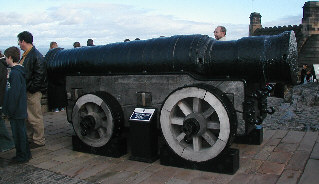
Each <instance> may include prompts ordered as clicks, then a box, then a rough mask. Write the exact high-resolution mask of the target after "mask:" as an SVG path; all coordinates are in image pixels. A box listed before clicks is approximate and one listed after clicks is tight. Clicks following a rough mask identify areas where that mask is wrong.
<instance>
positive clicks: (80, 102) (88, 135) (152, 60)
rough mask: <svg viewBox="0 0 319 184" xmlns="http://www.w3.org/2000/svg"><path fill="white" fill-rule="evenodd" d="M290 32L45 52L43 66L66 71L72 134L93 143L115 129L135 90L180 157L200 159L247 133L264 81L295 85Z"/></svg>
mask: <svg viewBox="0 0 319 184" xmlns="http://www.w3.org/2000/svg"><path fill="white" fill-rule="evenodd" d="M296 58H297V50H296V41H295V36H294V33H293V32H284V33H282V34H280V35H276V36H260V37H247V38H242V39H239V40H235V41H226V42H220V41H216V40H214V39H212V38H210V37H208V36H203V35H189V36H172V37H168V38H166V37H163V38H162V37H161V38H156V39H150V40H145V41H142V40H138V41H132V42H124V43H114V44H108V45H104V46H95V47H83V48H77V49H68V50H59V49H54V50H52V51H50V52H49V53H48V54H47V56H46V60H47V69H48V73H49V74H50V73H55V74H57V73H59V74H61V75H66V80H67V83H66V90H67V93H68V107H67V115H68V121H69V122H71V123H72V124H73V127H74V130H75V132H76V134H77V136H78V137H79V138H80V139H81V140H82V141H83V142H84V143H86V144H88V145H90V146H92V147H101V146H103V145H105V144H107V143H108V142H109V141H110V140H112V139H114V138H115V137H118V136H121V133H122V130H123V128H124V127H127V126H128V123H127V122H128V119H129V117H130V115H131V114H132V112H133V110H134V108H135V107H137V106H139V105H141V102H140V101H139V99H140V98H139V97H140V95H141V94H148V95H149V98H148V99H147V101H146V102H145V101H144V102H143V105H144V106H148V107H152V108H155V109H157V112H159V113H158V114H156V116H157V120H158V128H159V129H161V131H162V135H163V137H164V139H165V142H166V143H167V145H168V146H169V147H170V148H171V150H173V152H175V153H176V154H177V155H179V156H180V157H181V158H183V159H185V160H188V161H192V162H199V163H200V162H205V161H208V160H211V159H213V158H215V157H217V156H218V155H219V154H221V153H222V151H223V150H224V149H225V148H227V147H229V145H231V143H232V142H233V140H234V138H235V137H236V135H249V134H250V132H251V131H253V130H254V129H255V126H256V125H258V124H261V123H262V121H263V119H264V118H265V117H266V115H267V113H269V112H270V110H269V109H267V101H266V97H267V96H268V94H269V92H270V86H267V85H266V84H267V83H277V82H281V83H289V84H296V81H297V63H296ZM144 100H145V99H144Z"/></svg>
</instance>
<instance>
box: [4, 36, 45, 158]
mask: <svg viewBox="0 0 319 184" xmlns="http://www.w3.org/2000/svg"><path fill="white" fill-rule="evenodd" d="M17 38H18V45H19V46H20V49H21V50H23V51H24V53H23V54H22V57H20V49H19V48H18V47H15V46H13V47H9V48H7V49H6V50H5V51H4V57H2V59H1V60H2V61H1V62H0V66H1V68H5V69H1V70H3V71H4V72H1V76H0V77H1V79H0V81H1V84H0V87H1V89H0V91H1V93H0V94H1V96H0V102H1V104H0V107H1V108H0V109H1V110H2V112H1V115H0V123H1V127H2V130H1V132H0V133H1V135H0V142H1V144H0V150H1V151H5V150H8V149H10V148H12V147H11V146H12V145H11V144H10V140H12V139H11V138H10V137H9V135H8V132H7V131H6V130H4V129H5V125H4V121H3V119H2V113H3V114H4V115H6V117H7V118H8V119H9V121H10V125H11V130H12V138H13V143H14V146H15V148H16V155H15V156H14V157H13V158H12V159H11V162H14V163H24V162H28V161H29V160H30V159H31V151H30V149H34V148H38V147H42V146H44V145H45V137H44V123H43V115H42V109H41V98H42V93H43V92H45V91H46V89H47V86H46V82H45V78H46V69H45V64H44V58H43V56H42V54H41V53H40V52H39V51H38V50H37V49H36V48H35V47H34V46H33V36H32V34H31V33H30V32H28V31H23V32H21V33H19V34H18V35H17ZM7 67H9V68H10V70H11V71H10V72H7ZM4 74H5V75H4ZM7 75H8V76H7ZM2 94H4V95H2ZM2 142H5V144H2Z"/></svg>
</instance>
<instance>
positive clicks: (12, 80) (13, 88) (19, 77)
mask: <svg viewBox="0 0 319 184" xmlns="http://www.w3.org/2000/svg"><path fill="white" fill-rule="evenodd" d="M25 74H26V73H25V70H24V67H23V66H21V65H16V66H13V67H12V68H11V72H10V75H9V79H8V87H7V91H6V94H5V98H4V104H3V113H4V114H5V115H7V116H8V117H9V118H10V119H26V118H27V92H26V83H25Z"/></svg>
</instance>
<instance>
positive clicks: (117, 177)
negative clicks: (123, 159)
mask: <svg viewBox="0 0 319 184" xmlns="http://www.w3.org/2000/svg"><path fill="white" fill-rule="evenodd" d="M135 174H136V173H134V172H130V171H120V172H115V174H113V175H110V176H107V177H105V178H101V180H99V181H97V182H98V183H101V184H118V183H123V182H125V180H126V179H127V178H129V177H131V176H133V175H135Z"/></svg>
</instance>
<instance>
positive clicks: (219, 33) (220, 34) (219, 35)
mask: <svg viewBox="0 0 319 184" xmlns="http://www.w3.org/2000/svg"><path fill="white" fill-rule="evenodd" d="M214 36H215V38H216V40H218V41H226V28H225V27H224V26H217V27H216V29H215V31H214Z"/></svg>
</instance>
